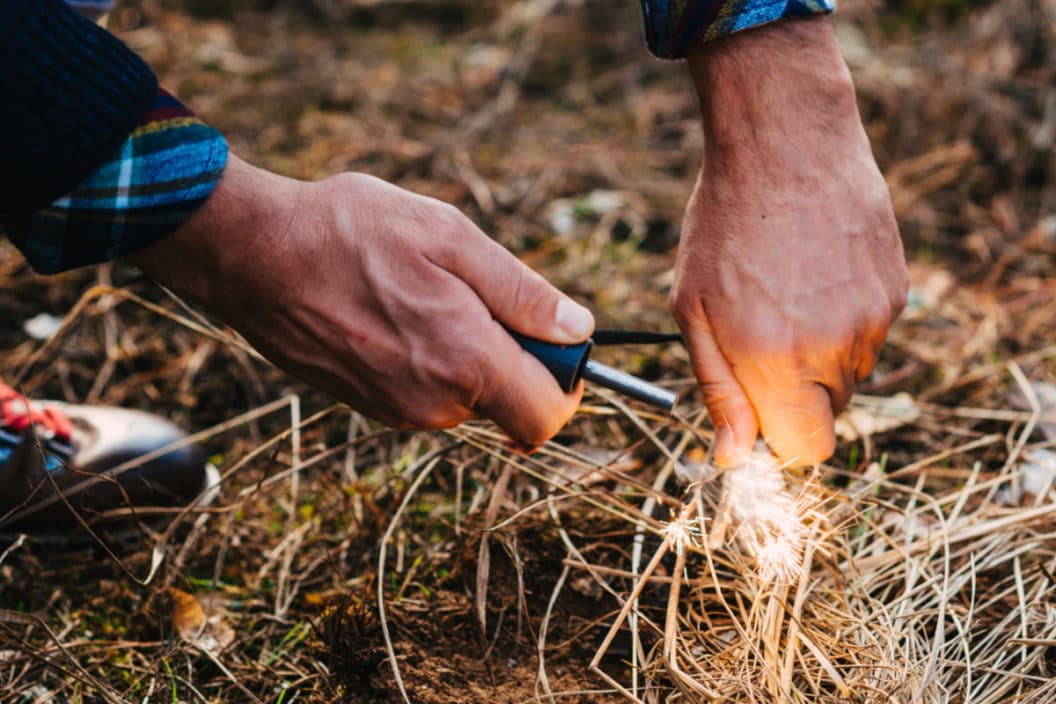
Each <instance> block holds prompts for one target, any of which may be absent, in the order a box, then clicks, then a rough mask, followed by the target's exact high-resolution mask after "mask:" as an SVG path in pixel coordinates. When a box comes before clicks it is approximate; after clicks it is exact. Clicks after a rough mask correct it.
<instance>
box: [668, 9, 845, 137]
mask: <svg viewBox="0 0 1056 704" xmlns="http://www.w3.org/2000/svg"><path fill="white" fill-rule="evenodd" d="M687 57H688V66H689V70H690V75H691V76H692V78H693V82H694V85H695V87H696V91H697V96H698V98H699V100H700V108H701V116H702V124H703V128H704V134H705V140H706V145H707V149H708V154H709V158H711V157H712V156H716V157H718V156H720V155H722V154H724V153H729V152H734V153H738V154H740V153H743V152H744V151H746V150H752V151H759V150H760V149H763V150H766V151H773V150H774V149H775V148H778V147H780V146H782V145H784V144H787V143H789V142H797V141H801V140H802V139H803V138H808V137H809V136H811V135H815V134H816V135H819V136H820V135H824V134H829V135H832V134H833V132H834V131H838V130H841V129H843V128H844V126H845V125H846V124H847V121H848V118H853V119H852V120H850V123H851V124H852V125H853V126H854V127H855V128H857V129H859V130H860V129H861V128H860V119H859V116H858V107H857V101H856V98H855V92H854V84H853V82H852V81H851V75H850V71H849V70H848V68H847V65H846V63H845V62H844V60H843V56H842V54H841V53H840V49H839V45H838V44H837V42H836V35H835V32H834V30H833V28H832V25H831V23H830V22H829V21H828V20H827V19H826V18H824V17H821V16H818V17H809V18H803V19H790V20H785V21H782V22H778V23H775V24H770V25H765V26H763V27H759V28H756V29H752V30H750V31H746V32H740V33H737V34H734V35H731V36H728V37H724V38H722V39H719V40H716V41H712V42H708V43H706V44H703V45H701V46H698V47H695V48H693V49H691V50H690V51H689V52H688V55H687Z"/></svg>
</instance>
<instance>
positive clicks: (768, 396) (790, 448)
mask: <svg viewBox="0 0 1056 704" xmlns="http://www.w3.org/2000/svg"><path fill="white" fill-rule="evenodd" d="M752 402H753V403H754V404H755V408H756V410H757V411H758V413H759V423H760V425H761V427H762V431H763V437H764V438H766V442H767V444H768V445H769V446H770V449H771V450H772V451H773V452H774V454H776V455H777V456H778V457H780V458H781V461H782V462H783V463H785V464H787V465H788V466H790V467H806V466H812V465H816V464H819V463H821V462H824V461H825V460H827V459H828V458H829V457H831V456H832V453H833V452H835V450H836V434H835V429H834V427H833V414H832V399H831V397H830V395H829V392H828V391H827V390H826V389H825V387H824V386H822V385H821V384H817V383H814V382H810V381H804V382H801V383H797V384H795V385H791V386H783V387H782V388H774V387H767V388H759V389H752Z"/></svg>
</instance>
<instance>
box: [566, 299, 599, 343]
mask: <svg viewBox="0 0 1056 704" xmlns="http://www.w3.org/2000/svg"><path fill="white" fill-rule="evenodd" d="M557 327H558V328H560V329H561V332H563V333H564V334H565V335H566V336H567V337H568V341H569V342H580V341H581V340H585V339H587V338H588V337H590V333H591V332H593V330H594V316H593V315H591V314H590V311H589V310H587V309H586V308H584V307H583V306H581V305H579V304H578V303H576V302H575V301H572V300H569V299H567V298H562V299H561V300H560V301H558V303H557Z"/></svg>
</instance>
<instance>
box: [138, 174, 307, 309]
mask: <svg viewBox="0 0 1056 704" xmlns="http://www.w3.org/2000/svg"><path fill="white" fill-rule="evenodd" d="M300 185H302V184H301V183H300V182H298V181H294V180H292V179H288V178H284V177H282V176H278V175H276V174H272V173H269V172H267V171H265V170H263V169H258V168H256V167H254V166H251V165H250V164H248V163H246V162H245V161H242V160H241V159H239V158H238V157H236V156H235V155H234V154H232V155H230V157H229V159H228V162H227V165H226V166H225V168H224V173H223V176H222V177H221V178H220V182H219V183H218V184H217V186H216V188H215V189H214V190H213V193H212V194H211V195H210V196H209V198H208V199H207V200H206V201H205V202H204V203H203V204H202V206H201V207H200V208H199V209H198V210H197V211H196V212H195V214H194V215H193V216H191V218H190V219H188V220H187V221H186V222H185V223H184V224H183V225H181V226H180V227H179V228H178V229H177V230H175V231H174V232H173V233H172V234H170V235H168V236H167V237H165V238H164V239H162V240H160V241H159V242H156V243H154V244H153V245H151V246H150V247H147V248H146V249H144V250H142V251H140V252H137V253H136V254H134V255H132V256H130V257H129V259H130V261H131V262H132V263H133V264H135V265H136V266H137V267H138V268H139V269H141V270H142V271H143V272H144V273H145V274H147V275H148V276H150V277H151V278H153V279H154V280H156V281H157V282H158V283H161V284H163V285H165V286H167V287H169V288H171V289H172V290H174V291H175V292H177V293H179V294H180V295H183V296H186V297H187V298H189V299H190V300H192V301H195V302H197V303H202V304H205V305H207V306H208V307H210V308H211V309H212V310H214V311H216V312H218V313H221V314H223V313H224V312H226V311H225V309H231V308H236V307H241V305H242V304H243V303H244V302H241V301H234V300H222V295H221V294H220V293H219V292H220V290H221V288H222V289H223V290H239V286H238V283H239V280H244V279H247V278H252V277H254V276H263V275H264V274H265V270H266V269H267V266H266V262H267V260H268V259H273V258H274V257H276V256H278V245H279V243H280V242H281V241H282V237H283V235H284V232H285V226H286V224H287V223H288V222H289V221H290V218H291V217H292V213H293V210H294V208H295V204H296V203H295V202H296V199H297V193H298V187H299V186H300ZM232 284H235V286H234V288H232ZM246 290H250V289H248V288H247V289H246ZM280 290H281V289H280Z"/></svg>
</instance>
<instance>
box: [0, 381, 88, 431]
mask: <svg viewBox="0 0 1056 704" xmlns="http://www.w3.org/2000/svg"><path fill="white" fill-rule="evenodd" d="M0 426H3V427H5V428H9V429H11V430H13V431H15V432H16V433H21V432H23V431H25V430H26V429H28V428H30V427H31V426H36V427H39V428H43V429H44V430H46V431H50V432H51V433H53V434H54V436H55V437H56V438H58V439H59V440H62V441H64V442H69V440H70V437H71V436H72V435H73V424H72V423H70V419H69V418H67V417H66V416H65V415H63V414H62V413H61V412H60V411H58V410H57V409H55V408H42V407H40V406H38V405H36V404H34V403H32V402H31V401H29V400H28V399H27V398H26V397H25V396H23V395H22V394H20V393H18V392H17V391H15V390H14V389H12V388H11V387H10V386H8V385H7V384H5V383H4V382H2V381H0Z"/></svg>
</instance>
